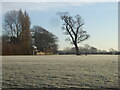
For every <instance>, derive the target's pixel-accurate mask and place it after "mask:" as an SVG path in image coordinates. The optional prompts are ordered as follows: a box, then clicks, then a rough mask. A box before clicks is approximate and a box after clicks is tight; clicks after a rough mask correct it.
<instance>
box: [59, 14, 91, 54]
mask: <svg viewBox="0 0 120 90" xmlns="http://www.w3.org/2000/svg"><path fill="white" fill-rule="evenodd" d="M58 14H59V16H60V19H61V20H62V21H64V24H63V27H62V29H63V30H65V34H66V35H69V36H70V38H68V39H67V40H68V41H70V42H71V44H73V45H74V46H75V49H76V55H79V47H78V43H81V42H83V41H85V40H86V39H88V38H89V37H90V35H89V34H87V32H86V31H84V30H83V29H82V26H83V25H84V24H85V23H84V21H83V19H82V17H81V16H80V15H76V16H75V17H72V16H70V15H69V13H68V12H60V13H58Z"/></svg>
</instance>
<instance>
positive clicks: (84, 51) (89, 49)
mask: <svg viewBox="0 0 120 90" xmlns="http://www.w3.org/2000/svg"><path fill="white" fill-rule="evenodd" d="M79 50H80V51H79V53H80V54H85V55H88V54H110V55H117V54H120V52H118V51H117V50H115V49H113V48H110V49H109V51H106V50H100V49H98V48H96V47H93V46H90V45H88V44H85V45H84V46H83V47H81V46H80V47H79ZM58 54H66V55H67V54H68V55H69V54H76V50H75V47H72V48H70V47H66V48H65V49H64V50H61V51H58Z"/></svg>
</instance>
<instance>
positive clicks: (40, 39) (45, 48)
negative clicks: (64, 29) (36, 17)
mask: <svg viewBox="0 0 120 90" xmlns="http://www.w3.org/2000/svg"><path fill="white" fill-rule="evenodd" d="M32 32H33V41H34V42H33V44H34V45H35V46H37V49H38V51H41V52H45V53H56V52H57V47H58V45H57V43H56V42H57V41H58V38H57V37H56V36H55V35H54V34H52V33H50V32H49V31H47V30H46V29H44V28H42V27H40V26H34V27H33V28H32Z"/></svg>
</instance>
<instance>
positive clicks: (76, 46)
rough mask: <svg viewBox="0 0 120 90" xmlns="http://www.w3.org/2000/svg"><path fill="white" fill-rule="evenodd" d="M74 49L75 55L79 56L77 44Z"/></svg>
mask: <svg viewBox="0 0 120 90" xmlns="http://www.w3.org/2000/svg"><path fill="white" fill-rule="evenodd" d="M75 49H76V55H80V54H79V48H78V45H77V44H75Z"/></svg>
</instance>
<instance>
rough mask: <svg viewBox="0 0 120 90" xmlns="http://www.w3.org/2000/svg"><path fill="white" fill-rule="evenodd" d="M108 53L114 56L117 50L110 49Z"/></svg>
mask: <svg viewBox="0 0 120 90" xmlns="http://www.w3.org/2000/svg"><path fill="white" fill-rule="evenodd" d="M109 51H110V52H111V54H115V53H116V52H117V50H115V49H113V48H110V49H109Z"/></svg>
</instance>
